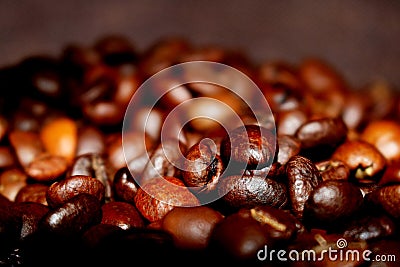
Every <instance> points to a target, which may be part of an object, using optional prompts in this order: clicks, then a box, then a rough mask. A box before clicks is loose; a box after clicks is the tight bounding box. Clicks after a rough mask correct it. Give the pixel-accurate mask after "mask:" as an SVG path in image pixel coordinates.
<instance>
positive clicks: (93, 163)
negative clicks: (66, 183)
mask: <svg viewBox="0 0 400 267" xmlns="http://www.w3.org/2000/svg"><path fill="white" fill-rule="evenodd" d="M113 171H114V170H113V169H112V168H111V166H110V164H108V161H107V160H106V157H105V156H104V155H102V154H96V153H89V154H84V155H80V156H78V157H75V158H74V160H73V163H72V166H71V167H70V168H69V173H68V175H67V177H71V176H79V175H81V176H90V177H93V178H95V179H97V180H98V181H100V182H101V183H102V184H103V186H104V199H105V201H106V202H108V201H111V200H112V199H113V193H114V192H113V190H112V173H113Z"/></svg>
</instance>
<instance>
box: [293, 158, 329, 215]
mask: <svg viewBox="0 0 400 267" xmlns="http://www.w3.org/2000/svg"><path fill="white" fill-rule="evenodd" d="M286 175H287V179H288V191H289V192H288V193H289V197H290V203H291V208H292V211H293V213H294V214H295V215H296V217H297V218H302V217H303V211H304V205H305V203H306V201H307V200H308V198H309V197H310V195H311V194H312V192H313V190H314V188H316V187H317V186H318V184H319V183H320V182H321V181H322V177H321V174H320V173H319V171H318V169H317V167H316V166H315V164H314V163H313V162H312V161H311V160H309V159H308V158H305V157H303V156H300V155H296V156H293V157H291V158H290V159H289V161H288V162H287V163H286Z"/></svg>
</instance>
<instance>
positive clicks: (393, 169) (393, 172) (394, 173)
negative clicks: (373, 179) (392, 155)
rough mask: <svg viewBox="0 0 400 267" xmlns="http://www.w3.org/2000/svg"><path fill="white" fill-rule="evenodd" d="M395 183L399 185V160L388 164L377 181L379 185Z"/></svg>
mask: <svg viewBox="0 0 400 267" xmlns="http://www.w3.org/2000/svg"><path fill="white" fill-rule="evenodd" d="M396 183H400V160H396V161H392V162H390V163H389V164H388V166H387V168H386V170H385V172H384V174H383V176H382V178H381V179H380V180H379V185H387V184H396Z"/></svg>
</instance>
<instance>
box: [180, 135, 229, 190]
mask: <svg viewBox="0 0 400 267" xmlns="http://www.w3.org/2000/svg"><path fill="white" fill-rule="evenodd" d="M210 142H212V141H211V140H210ZM217 153H218V151H217V148H216V146H215V144H214V143H212V144H209V143H208V142H205V141H204V140H203V141H202V142H200V143H197V144H195V145H193V146H192V147H190V148H189V149H188V151H187V152H186V155H185V158H186V160H185V164H184V166H183V167H184V169H183V171H182V178H183V181H184V182H185V184H186V186H188V187H189V188H190V189H191V190H194V192H199V191H201V192H202V193H207V192H209V191H212V190H214V189H215V188H216V186H217V183H218V181H219V178H220V176H221V175H222V173H223V168H224V167H223V163H222V159H221V158H220V156H219V155H218V154H217Z"/></svg>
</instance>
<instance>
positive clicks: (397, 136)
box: [361, 120, 400, 162]
mask: <svg viewBox="0 0 400 267" xmlns="http://www.w3.org/2000/svg"><path fill="white" fill-rule="evenodd" d="M361 139H362V140H364V141H366V142H368V143H370V144H372V145H374V146H375V147H376V148H377V149H378V150H379V151H380V152H381V153H382V155H383V156H384V157H385V158H386V160H387V161H388V162H390V161H394V160H399V159H400V123H398V122H397V121H391V120H376V121H372V122H369V123H368V124H367V126H366V127H365V128H364V130H363V131H362V133H361Z"/></svg>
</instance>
